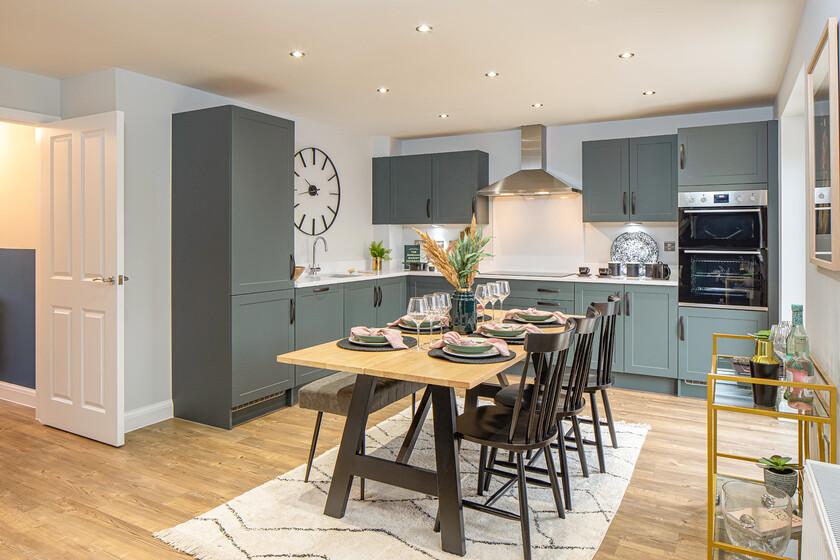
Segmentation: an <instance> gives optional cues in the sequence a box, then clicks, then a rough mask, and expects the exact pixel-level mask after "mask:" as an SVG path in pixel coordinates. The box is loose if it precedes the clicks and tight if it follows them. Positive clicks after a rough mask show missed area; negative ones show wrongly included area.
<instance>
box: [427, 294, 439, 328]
mask: <svg viewBox="0 0 840 560" xmlns="http://www.w3.org/2000/svg"><path fill="white" fill-rule="evenodd" d="M423 299H424V300H425V301H426V309H428V311H429V313H428V319H429V335H431V336H434V332H435V321H439V320H440V314H441V307H440V305H441V304H440V300H439V298H438V296H437V294H426V295H424V296H423Z"/></svg>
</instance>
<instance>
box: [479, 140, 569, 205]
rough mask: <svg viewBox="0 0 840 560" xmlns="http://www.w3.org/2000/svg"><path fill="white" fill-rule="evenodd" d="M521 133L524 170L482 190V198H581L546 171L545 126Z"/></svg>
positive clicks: (563, 182)
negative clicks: (572, 196)
mask: <svg viewBox="0 0 840 560" xmlns="http://www.w3.org/2000/svg"><path fill="white" fill-rule="evenodd" d="M520 130H521V131H522V140H521V146H522V148H521V149H522V169H521V170H520V171H517V172H516V173H514V174H513V175H508V176H507V177H505V178H504V179H502V180H501V181H496V182H495V183H493V184H491V185H488V186H486V187H484V188H483V189H479V191H478V194H479V195H482V196H528V197H531V196H552V195H563V196H570V195H579V194H580V187H573V186H571V185H569V184H568V183H566V182H565V181H562V180H560V179H558V178H557V177H555V176H554V175H552V174H551V173H549V172H548V171H546V170H545V126H543V125H541V124H532V125H527V126H523V127H520Z"/></svg>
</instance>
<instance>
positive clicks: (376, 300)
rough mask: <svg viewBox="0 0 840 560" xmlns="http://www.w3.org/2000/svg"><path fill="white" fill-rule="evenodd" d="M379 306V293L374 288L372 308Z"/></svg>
mask: <svg viewBox="0 0 840 560" xmlns="http://www.w3.org/2000/svg"><path fill="white" fill-rule="evenodd" d="M377 305H379V292H377V291H376V286H374V287H373V306H374V307H376V306H377Z"/></svg>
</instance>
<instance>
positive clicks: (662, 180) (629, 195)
mask: <svg viewBox="0 0 840 560" xmlns="http://www.w3.org/2000/svg"><path fill="white" fill-rule="evenodd" d="M582 148H583V221H584V222H627V221H637V222H641V221H644V222H673V221H676V219H677V137H676V135H673V134H671V135H665V136H647V137H643V138H618V139H612V140H595V141H589V142H583V146H582Z"/></svg>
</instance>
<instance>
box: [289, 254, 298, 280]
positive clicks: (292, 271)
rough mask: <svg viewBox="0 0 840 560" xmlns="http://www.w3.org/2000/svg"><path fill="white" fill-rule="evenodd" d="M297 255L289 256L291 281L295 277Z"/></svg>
mask: <svg viewBox="0 0 840 560" xmlns="http://www.w3.org/2000/svg"><path fill="white" fill-rule="evenodd" d="M295 266H297V265H296V263H295V255H294V253H292V254H290V255H289V280H293V279H294V277H295Z"/></svg>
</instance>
